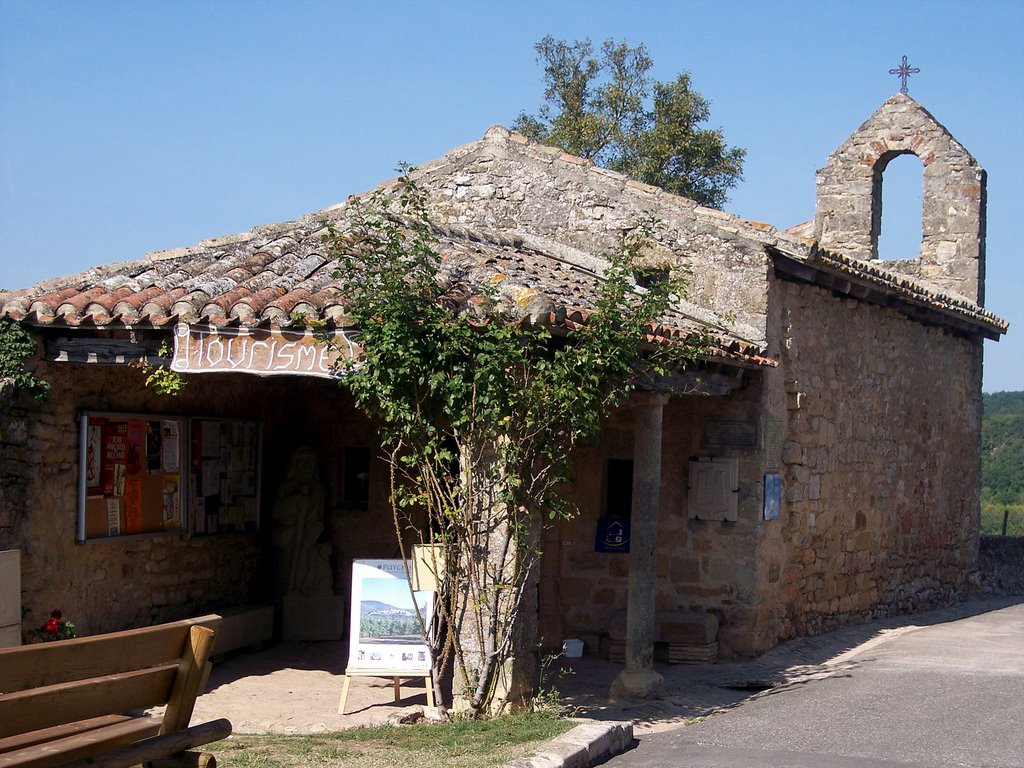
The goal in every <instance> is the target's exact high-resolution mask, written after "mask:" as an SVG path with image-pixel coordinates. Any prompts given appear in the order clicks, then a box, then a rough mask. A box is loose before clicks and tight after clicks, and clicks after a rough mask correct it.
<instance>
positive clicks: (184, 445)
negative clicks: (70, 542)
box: [76, 412, 261, 543]
mask: <svg viewBox="0 0 1024 768" xmlns="http://www.w3.org/2000/svg"><path fill="white" fill-rule="evenodd" d="M260 440H261V429H260V425H259V424H258V423H257V422H255V421H244V420H239V419H216V418H204V417H188V416H161V415H154V414H122V413H93V412H84V413H83V414H82V415H81V424H80V440H79V483H78V486H79V487H78V523H77V529H76V540H77V541H78V542H80V543H82V542H85V541H92V540H98V539H110V538H112V537H117V536H130V535H139V534H154V533H166V532H179V533H182V534H186V533H187V534H190V535H197V534H198V535H204V534H213V533H230V532H234V531H245V530H255V529H256V528H258V527H259V488H260V473H259V467H260Z"/></svg>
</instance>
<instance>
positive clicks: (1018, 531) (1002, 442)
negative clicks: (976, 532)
mask: <svg viewBox="0 0 1024 768" xmlns="http://www.w3.org/2000/svg"><path fill="white" fill-rule="evenodd" d="M983 404H984V416H983V417H982V422H981V532H982V533H987V534H999V533H1002V530H1003V518H1004V514H1005V515H1006V521H1007V527H1006V532H1007V534H1008V535H1010V536H1020V535H1022V534H1024V392H996V393H994V394H987V395H983Z"/></svg>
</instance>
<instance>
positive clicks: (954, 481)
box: [759, 280, 981, 640]
mask: <svg viewBox="0 0 1024 768" xmlns="http://www.w3.org/2000/svg"><path fill="white" fill-rule="evenodd" d="M771 286H772V297H773V298H772V302H773V304H774V307H773V315H776V313H777V317H778V322H779V328H780V330H781V337H780V338H779V340H778V341H777V342H776V344H777V346H778V347H779V348H780V351H781V358H782V366H781V367H780V369H779V370H778V371H773V372H771V373H770V374H768V377H767V378H768V385H767V387H768V390H769V391H768V396H767V398H766V403H767V404H768V407H769V408H770V409H774V410H775V411H776V412H777V413H780V415H781V414H782V413H785V415H786V417H787V422H786V423H787V428H786V436H785V443H784V448H783V455H782V460H783V494H784V503H783V510H782V516H781V518H780V520H779V521H777V522H776V523H774V524H766V525H765V527H764V529H763V536H762V538H761V543H760V551H759V561H760V564H761V566H762V568H763V569H764V574H765V575H766V576H767V579H766V580H765V581H764V582H763V587H764V592H763V594H764V598H765V601H766V605H768V606H770V609H771V610H770V613H769V614H768V616H767V619H768V621H769V622H770V623H769V624H768V625H767V626H764V627H762V632H763V633H764V635H765V636H766V637H772V636H774V637H776V638H777V639H778V640H785V639H787V638H790V637H793V636H796V635H806V634H817V633H819V632H824V631H828V630H830V629H833V628H835V627H838V626H842V625H844V624H848V623H856V622H860V621H865V620H867V619H870V618H872V617H878V616H887V615H892V614H896V613H910V612H914V611H918V610H924V609H926V608H929V607H932V606H936V605H942V604H946V603H949V602H952V601H956V600H959V599H963V598H964V597H965V596H966V595H967V594H968V593H969V592H970V591H971V590H972V589H973V588H974V587H975V586H976V584H977V572H976V557H977V551H978V518H979V505H978V492H979V490H978V489H979V483H980V461H979V440H980V426H981V344H980V342H975V341H969V340H966V339H963V338H960V337H957V336H954V335H951V334H950V333H948V332H946V331H944V330H942V329H940V328H935V327H928V326H925V325H923V324H921V323H917V322H913V321H911V320H908V319H906V318H904V317H903V316H901V315H899V314H897V313H896V312H894V311H892V310H888V309H884V308H882V307H879V306H875V305H872V304H868V303H865V302H860V301H856V300H853V299H848V298H836V297H834V296H832V295H831V293H830V292H828V291H827V290H825V289H822V288H819V287H815V286H811V285H807V284H798V283H793V282H786V281H781V280H774V281H772V284H771ZM774 346H775V345H773V347H774ZM783 408H784V411H783V410H782V409H783Z"/></svg>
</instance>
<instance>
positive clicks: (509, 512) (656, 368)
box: [330, 168, 707, 714]
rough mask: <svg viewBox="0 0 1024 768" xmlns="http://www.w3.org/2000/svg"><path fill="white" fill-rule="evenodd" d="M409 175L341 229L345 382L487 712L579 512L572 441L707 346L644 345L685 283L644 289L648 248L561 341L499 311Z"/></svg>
mask: <svg viewBox="0 0 1024 768" xmlns="http://www.w3.org/2000/svg"><path fill="white" fill-rule="evenodd" d="M402 171H403V172H402V175H401V177H400V179H399V184H398V186H397V191H396V192H394V193H392V194H385V193H381V192H378V193H376V194H374V195H373V196H371V197H370V198H369V199H368V200H367V201H365V202H363V203H356V204H355V205H356V206H357V207H356V210H355V211H354V213H353V214H352V217H351V219H350V225H349V226H348V227H347V228H346V229H344V230H343V231H334V232H332V234H331V235H330V239H331V243H332V250H333V252H334V253H335V255H336V256H337V259H338V265H339V266H338V270H337V272H336V277H337V278H338V279H339V281H340V284H341V291H342V297H343V301H344V306H345V312H346V317H347V320H348V321H349V323H350V324H351V325H352V326H353V327H354V328H355V329H356V333H357V342H358V343H359V345H360V346H361V347H362V356H361V357H360V358H359V359H358V360H357V361H355V362H353V363H350V364H349V368H348V370H347V371H346V377H345V383H346V385H347V386H348V387H349V389H350V390H351V391H352V393H353V394H354V396H355V398H356V401H357V402H358V404H359V405H360V406H361V407H362V408H363V409H365V410H366V411H367V412H368V413H369V414H370V415H371V416H372V417H373V418H374V419H375V421H376V424H377V425H378V428H379V435H380V439H381V443H382V447H383V449H384V451H385V454H386V459H387V460H388V462H389V465H390V467H391V473H392V484H391V495H392V508H393V511H394V513H395V521H396V529H397V533H398V536H399V541H400V542H402V543H403V547H406V546H407V544H408V542H409V541H410V540H411V541H412V542H413V543H420V544H425V545H431V549H430V550H429V551H430V552H431V553H433V554H434V555H435V556H436V558H435V560H434V563H435V566H434V570H435V572H437V573H438V575H439V576H441V579H442V583H441V585H440V587H439V593H438V600H437V605H436V608H435V611H434V617H435V620H436V621H435V626H434V633H433V643H434V647H433V648H432V657H433V658H432V663H433V664H434V667H435V680H436V681H439V680H440V675H439V674H437V673H439V672H440V670H441V669H442V668H443V666H444V664H445V663H447V661H448V659H449V658H454V664H455V670H456V676H457V678H458V682H459V683H461V690H463V691H465V692H466V694H465V697H466V698H467V699H468V705H467V707H466V708H467V709H468V711H469V712H470V713H471V714H477V713H484V712H488V711H490V712H493V711H494V709H495V697H496V696H499V697H500V696H501V695H503V694H500V693H496V691H498V690H499V688H500V686H498V684H497V681H498V679H499V677H500V676H501V674H502V670H503V669H504V668H505V665H506V664H507V663H509V661H510V659H511V658H512V656H513V652H514V647H515V645H516V642H517V640H516V638H517V632H519V631H520V630H521V627H520V626H519V625H518V621H519V615H518V610H519V609H518V606H520V604H521V602H522V601H523V600H524V599H526V598H528V597H529V590H530V585H531V578H532V575H535V565H536V557H537V554H538V553H539V550H538V549H537V547H538V545H539V536H538V532H539V524H540V521H541V520H543V519H546V518H552V517H556V516H559V515H568V514H571V512H572V510H571V509H569V508H568V507H567V505H566V503H565V501H564V499H563V498H562V497H561V496H560V495H559V493H558V489H559V486H560V485H561V484H562V483H563V482H565V481H566V479H567V461H568V455H569V453H570V451H571V449H572V447H573V446H574V445H576V444H577V443H579V442H580V441H581V440H583V439H586V438H587V437H589V436H592V435H594V434H595V433H596V431H597V430H598V428H599V425H600V423H601V420H602V418H603V417H604V416H605V415H607V414H608V413H609V412H610V410H611V409H613V408H614V407H615V406H616V405H617V404H619V403H620V402H621V401H622V399H623V398H624V397H626V396H627V395H628V393H629V392H630V391H631V389H632V388H633V387H634V386H635V383H636V370H637V366H638V364H639V363H640V361H641V359H642V360H643V366H644V370H645V371H646V372H647V373H649V374H652V375H657V374H658V373H663V372H664V371H665V370H666V367H667V366H675V365H682V364H686V363H687V362H690V361H692V360H693V359H694V358H695V356H696V355H697V354H699V353H701V352H703V351H704V350H705V348H706V343H707V340H706V338H704V337H703V336H694V337H693V338H692V339H690V340H689V341H687V340H680V341H679V342H677V343H673V344H668V345H657V346H655V347H654V348H653V349H650V348H649V346H650V345H649V344H648V343H647V340H648V339H649V334H650V332H651V325H650V324H651V322H652V321H653V320H657V319H658V318H659V317H661V316H662V314H663V313H664V312H665V310H666V309H667V308H668V307H669V306H670V304H671V302H672V301H673V297H674V296H675V295H676V294H677V293H678V292H680V291H681V290H682V286H681V285H680V284H679V283H678V282H676V281H666V282H662V283H658V284H656V285H655V286H653V287H652V288H650V289H649V290H646V291H640V290H638V289H637V287H636V285H635V282H634V279H633V273H632V267H631V261H632V260H633V258H634V257H635V250H636V249H637V248H639V247H640V241H639V240H638V239H634V245H631V246H627V247H626V248H625V250H624V251H623V252H622V253H619V254H611V255H609V256H608V266H607V268H606V270H605V273H604V279H603V281H602V288H601V292H600V295H599V296H597V297H595V299H594V305H593V309H592V312H591V313H590V315H589V317H588V318H587V322H586V323H585V324H583V325H581V326H580V327H578V328H575V329H572V330H570V331H569V332H568V335H567V336H556V335H554V334H553V333H552V330H551V329H550V328H549V327H547V326H546V325H543V324H536V325H533V324H530V323H529V322H527V321H524V320H523V319H522V318H520V317H517V316H515V315H514V314H509V313H503V310H501V309H499V307H498V304H497V302H496V301H495V297H494V295H493V293H492V292H491V287H490V286H491V285H493V283H487V284H483V285H473V284H470V283H469V276H468V275H467V274H463V273H461V272H459V271H458V270H457V269H456V270H454V271H453V270H452V269H451V268H449V266H448V265H445V264H444V263H443V261H442V258H441V255H440V252H439V245H438V242H437V239H436V237H435V235H434V232H433V230H432V228H431V225H430V221H429V217H428V214H427V205H426V199H425V195H424V193H423V191H422V190H421V189H420V188H419V187H418V186H417V185H416V184H415V183H414V182H413V180H412V179H411V177H410V175H409V171H410V169H408V168H403V169H402ZM494 277H495V279H500V276H494ZM409 554H410V553H409V552H408V550H407V549H403V556H406V557H407V559H408V555H409ZM442 563H443V567H442V565H441V564H442ZM442 694H443V692H442V691H440V690H438V700H439V701H443V700H444V698H442ZM502 703H503V702H501V701H499V702H497V705H498V707H500V706H501V704H502Z"/></svg>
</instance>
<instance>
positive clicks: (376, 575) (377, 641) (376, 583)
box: [348, 560, 434, 677]
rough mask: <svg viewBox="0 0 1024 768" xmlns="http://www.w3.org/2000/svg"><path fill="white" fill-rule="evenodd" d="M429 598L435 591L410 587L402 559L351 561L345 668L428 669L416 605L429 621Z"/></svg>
mask: <svg viewBox="0 0 1024 768" xmlns="http://www.w3.org/2000/svg"><path fill="white" fill-rule="evenodd" d="M414 599H415V603H414V602H413V600H414ZM433 603H434V593H433V592H427V591H417V592H413V591H412V590H410V589H409V581H408V578H407V574H406V566H405V563H404V562H403V561H402V560H356V561H354V562H353V563H352V611H351V614H352V615H351V624H350V627H349V654H348V668H349V674H351V673H352V671H355V670H359V671H361V672H363V673H364V674H365V673H367V672H371V671H374V670H379V671H380V672H381V673H382V674H384V675H403V676H405V675H408V676H410V677H412V676H419V675H423V676H427V675H429V674H430V654H429V651H428V649H427V642H426V639H425V638H424V637H423V632H422V628H421V626H420V621H419V619H418V618H417V616H416V606H417V605H418V606H419V609H420V613H421V615H422V616H423V621H424V624H425V625H426V626H428V627H429V626H430V615H431V611H432V609H433Z"/></svg>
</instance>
